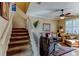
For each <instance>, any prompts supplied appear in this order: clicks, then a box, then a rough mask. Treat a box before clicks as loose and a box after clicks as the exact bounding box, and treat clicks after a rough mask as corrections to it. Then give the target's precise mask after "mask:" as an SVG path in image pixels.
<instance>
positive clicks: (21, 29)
mask: <svg viewBox="0 0 79 59" xmlns="http://www.w3.org/2000/svg"><path fill="white" fill-rule="evenodd" d="M12 30H27V29H25V28H12Z"/></svg>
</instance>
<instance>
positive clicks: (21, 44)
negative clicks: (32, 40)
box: [8, 42, 29, 48]
mask: <svg viewBox="0 0 79 59" xmlns="http://www.w3.org/2000/svg"><path fill="white" fill-rule="evenodd" d="M28 44H29V42H24V43H16V44H9V47H8V48H14V47H19V46H23V45H26V47H27V45H28Z"/></svg>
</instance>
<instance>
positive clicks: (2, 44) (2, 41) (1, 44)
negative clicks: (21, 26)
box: [0, 14, 14, 56]
mask: <svg viewBox="0 0 79 59" xmlns="http://www.w3.org/2000/svg"><path fill="white" fill-rule="evenodd" d="M13 15H14V14H12V15H10V18H9V21H8V23H7V26H6V28H5V29H4V32H3V34H2V36H1V38H0V56H6V53H7V49H8V44H9V40H10V36H11V32H12V19H13Z"/></svg>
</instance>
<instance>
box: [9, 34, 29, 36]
mask: <svg viewBox="0 0 79 59" xmlns="http://www.w3.org/2000/svg"><path fill="white" fill-rule="evenodd" d="M26 35H28V36H29V33H12V34H11V36H26Z"/></svg>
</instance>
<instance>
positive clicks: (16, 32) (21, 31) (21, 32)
mask: <svg viewBox="0 0 79 59" xmlns="http://www.w3.org/2000/svg"><path fill="white" fill-rule="evenodd" d="M24 32H26V33H28V31H12V33H24Z"/></svg>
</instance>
